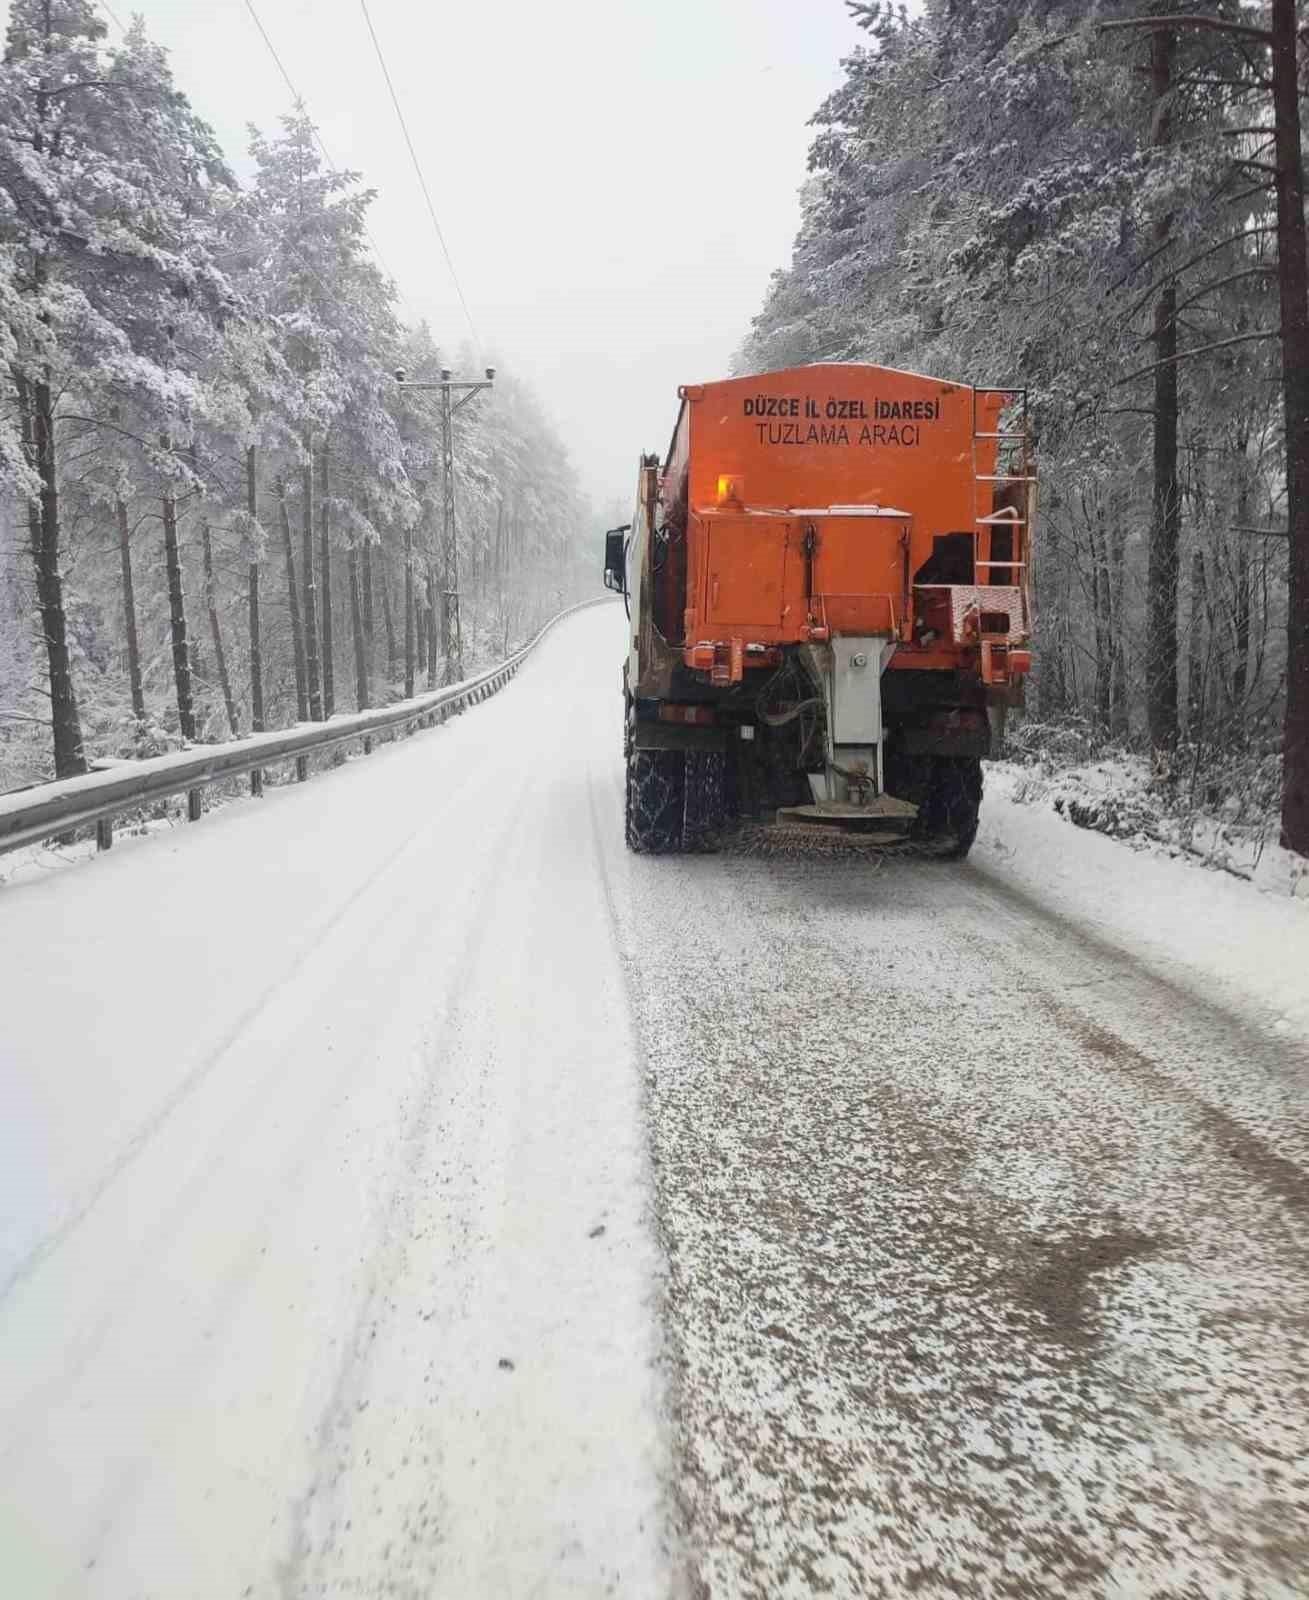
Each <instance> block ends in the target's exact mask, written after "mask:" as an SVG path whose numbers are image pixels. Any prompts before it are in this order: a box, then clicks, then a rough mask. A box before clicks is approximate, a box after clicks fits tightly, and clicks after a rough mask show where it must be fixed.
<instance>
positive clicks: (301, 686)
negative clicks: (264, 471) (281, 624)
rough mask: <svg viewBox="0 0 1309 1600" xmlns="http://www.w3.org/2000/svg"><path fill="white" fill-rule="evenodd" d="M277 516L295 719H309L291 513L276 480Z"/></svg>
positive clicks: (283, 488)
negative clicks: (292, 663)
mask: <svg viewBox="0 0 1309 1600" xmlns="http://www.w3.org/2000/svg"><path fill="white" fill-rule="evenodd" d="M275 492H276V494H277V517H278V521H279V522H280V523H281V525H282V553H283V555H284V556H285V557H286V608H287V610H288V611H289V612H290V613H291V645H292V650H293V652H294V655H295V709H296V720H297V721H298V722H308V721H309V675H308V672H307V670H306V668H305V632H304V627H303V625H302V623H301V620H300V594H299V590H298V588H297V586H296V580H295V540H294V539H293V538H292V537H291V514H290V512H289V511H288V510H287V508H286V483H285V481H284V480H283V479H281V478H279V479H278V480H277V487H276V491H275Z"/></svg>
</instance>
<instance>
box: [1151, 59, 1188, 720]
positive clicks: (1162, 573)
mask: <svg viewBox="0 0 1309 1600" xmlns="http://www.w3.org/2000/svg"><path fill="white" fill-rule="evenodd" d="M1150 41H1151V42H1150V84H1151V89H1152V91H1153V95H1154V115H1155V132H1154V141H1153V142H1154V144H1155V147H1156V148H1161V147H1165V146H1167V145H1170V144H1171V143H1172V138H1173V129H1172V121H1173V118H1172V94H1173V59H1174V56H1175V54H1176V50H1177V35H1176V34H1175V33H1174V32H1173V31H1172V29H1170V28H1156V29H1155V31H1154V32H1153V33H1152V34H1151V36H1150ZM1171 228H1172V219H1171V218H1170V217H1166V216H1165V217H1161V218H1160V219H1159V220H1158V222H1156V224H1155V229H1154V236H1155V243H1156V246H1163V245H1165V244H1167V242H1168V238H1169V235H1170V233H1171ZM1165 270H1167V268H1166V267H1165ZM1154 356H1155V360H1156V362H1158V363H1159V365H1158V366H1157V367H1156V368H1155V374H1154V492H1153V517H1152V520H1151V524H1150V562H1149V578H1148V611H1149V626H1148V631H1147V648H1146V714H1147V719H1148V723H1149V729H1150V742H1151V744H1153V745H1154V746H1155V747H1156V749H1163V748H1167V747H1168V746H1170V745H1173V744H1175V743H1176V742H1177V577H1178V547H1179V544H1180V540H1181V527H1182V497H1181V490H1180V487H1179V484H1178V480H1177V416H1178V400H1177V361H1176V359H1175V358H1176V356H1177V289H1176V286H1175V285H1174V284H1173V283H1171V282H1170V283H1169V284H1167V285H1166V286H1165V287H1164V288H1163V289H1161V290H1160V292H1159V298H1158V300H1156V301H1155V308H1154Z"/></svg>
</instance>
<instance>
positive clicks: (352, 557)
mask: <svg viewBox="0 0 1309 1600" xmlns="http://www.w3.org/2000/svg"><path fill="white" fill-rule="evenodd" d="M347 562H348V566H349V572H350V621H351V623H352V625H353V632H354V641H355V709H356V710H358V711H363V710H366V709H367V707H368V705H369V699H368V636H367V634H366V633H365V631H364V608H363V603H362V599H361V595H360V583H359V552H358V550H357V549H356V548H355V546H354V545H351V546H350V552H349V555H348V557H347Z"/></svg>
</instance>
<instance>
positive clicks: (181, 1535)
mask: <svg viewBox="0 0 1309 1600" xmlns="http://www.w3.org/2000/svg"><path fill="white" fill-rule="evenodd" d="M612 630H613V620H612V617H610V616H608V615H606V616H604V617H603V619H601V620H599V622H598V623H597V622H596V621H593V620H591V619H590V618H586V617H583V618H579V619H578V620H577V621H576V622H575V623H570V624H568V625H566V626H565V628H564V629H562V630H561V631H560V632H559V633H558V634H556V635H554V636H552V637H551V638H549V639H547V641H546V642H545V643H544V644H543V645H542V646H541V648H540V651H539V653H538V655H537V656H536V657H534V658H533V659H532V660H531V661H530V662H529V663H528V664H527V665H526V666H525V667H524V668H523V670H522V672H521V674H520V676H519V678H518V679H517V680H516V681H515V683H514V684H513V685H511V686H510V687H509V688H508V689H506V690H505V691H504V692H503V693H502V694H501V695H499V696H497V697H496V698H495V699H493V700H491V701H489V702H488V703H487V704H485V705H484V706H481V707H478V708H477V709H476V710H474V711H472V712H469V713H468V714H467V715H465V716H464V717H462V718H460V719H458V720H457V721H456V722H454V723H452V724H450V725H448V726H447V727H446V728H444V729H442V730H439V731H434V732H431V733H427V734H422V735H419V736H418V737H416V738H414V739H413V740H412V741H409V742H407V743H406V744H403V745H399V746H393V747H388V748H386V749H385V750H382V751H380V752H379V753H377V754H375V755H374V756H373V757H372V758H370V759H369V760H368V761H365V762H358V763H354V764H352V765H350V766H349V767H346V768H343V769H341V770H340V771H337V772H332V773H328V774H324V775H322V776H321V777H319V778H318V779H316V780H315V781H314V782H313V783H312V784H311V785H309V786H308V787H306V788H301V789H299V790H298V791H297V790H295V789H282V790H278V791H276V792H270V793H269V794H268V795H267V796H266V798H265V799H264V800H263V801H262V802H259V803H257V804H256V803H253V802H252V803H250V804H235V805H232V806H228V807H226V808H224V809H223V810H222V811H220V812H218V813H216V814H215V815H213V816H211V817H208V818H206V819H205V821H204V822H203V823H201V824H199V825H196V826H194V827H191V828H189V829H185V830H183V829H178V830H174V831H172V832H171V833H168V834H166V835H164V836H162V837H160V836H155V837H153V838H147V839H140V840H135V839H133V840H124V841H122V843H121V844H120V845H117V846H116V847H115V849H114V850H113V851H112V852H111V853H110V854H109V855H106V856H103V857H100V858H99V859H96V860H92V861H88V862H85V863H82V864H80V865H77V866H75V867H72V868H69V869H67V870H63V871H60V872H58V873H57V874H55V875H53V876H51V877H48V878H46V879H44V880H42V881H34V880H32V879H28V880H27V881H24V882H19V883H13V884H10V885H8V886H6V887H5V888H4V890H3V895H4V903H3V905H2V906H0V971H2V972H3V973H4V975H5V976H4V1000H3V1009H2V1011H0V1080H2V1081H3V1083H4V1085H5V1089H4V1098H5V1104H4V1117H3V1119H2V1120H0V1140H2V1141H3V1148H2V1149H0V1213H2V1221H0V1284H3V1299H2V1300H0V1592H3V1593H4V1594H6V1595H13V1596H15V1597H19V1596H21V1597H23V1600H36V1597H38V1596H45V1595H55V1594H60V1595H67V1594H86V1595H103V1596H113V1597H115V1600H121V1597H124V1596H127V1595H132V1596H138V1595H139V1596H145V1595H149V1596H158V1597H161V1600H178V1597H181V1596H208V1595H237V1596H239V1595H253V1596H265V1595H267V1596H273V1595H276V1596H286V1595H295V1594H369V1593H385V1594H393V1595H395V1594H414V1595H418V1594H422V1595H452V1596H453V1595H468V1596H471V1595H518V1594H523V1595H526V1594H529V1593H539V1594H560V1593H587V1594H592V1593H594V1594H604V1593H614V1594H646V1593H652V1592H655V1591H656V1590H657V1588H658V1583H659V1580H658V1579H657V1578H656V1572H657V1571H659V1570H660V1565H661V1562H662V1556H661V1551H660V1548H659V1539H660V1537H661V1535H662V1530H663V1528H664V1526H665V1519H664V1518H663V1517H662V1515H661V1501H660V1496H661V1493H662V1489H661V1485H662V1484H663V1483H664V1482H665V1481H666V1480H667V1473H666V1472H664V1471H663V1470H662V1466H663V1451H664V1444H663V1438H662V1435H661V1433H660V1427H659V1421H658V1419H659V1417H660V1415H661V1414H662V1407H661V1406H660V1404H659V1403H658V1400H657V1390H658V1381H659V1380H658V1372H657V1367H656V1357H657V1354H658V1350H657V1345H656V1332H655V1323H654V1321H653V1319H652V1317H651V1314H650V1302H651V1297H652V1294H653V1293H654V1287H655V1283H656V1278H655V1252H654V1247H653V1244H652V1235H651V1230H650V1227H649V1223H648V1190H647V1187H646V1184H645V1180H644V1161H645V1156H644V1151H643V1145H642V1138H641V1128H640V1119H639V1106H638V1101H639V1087H640V1086H639V1077H638V1073H637V1068H636V1063H635V1056H634V1043H633V1037H632V1032H631V1029H630V1026H629V1024H628V1010H627V1006H626V1003H625V998H624V994H625V991H624V979H623V974H622V970H621V967H620V964H619V961H618V958H617V955H616V953H615V951H614V949H613V939H612V933H611V928H610V921H609V911H608V906H607V902H606V898H605V893H604V885H603V881H602V879H601V877H600V875H599V874H598V873H597V871H596V867H595V844H594V823H593V820H592V816H591V812H590V808H589V806H588V802H587V794H588V780H587V772H588V763H589V762H590V760H591V759H593V756H594V754H595V753H596V752H597V751H601V752H603V753H604V755H605V756H608V755H609V754H610V751H609V749H608V748H607V745H606V741H605V740H604V739H603V738H597V739H596V740H595V746H594V750H593V749H592V746H591V743H590V741H589V740H587V739H586V738H583V740H582V749H581V756H580V759H579V760H576V761H573V762H564V761H562V760H561V740H560V730H561V729H564V728H575V727H576V725H577V719H578V714H579V708H580V709H581V710H582V712H583V714H584V715H589V714H590V713H591V711H592V710H593V709H595V710H599V709H600V708H602V707H604V705H605V702H606V701H607V700H608V699H610V698H611V697H612V695H613V692H614V691H613V682H614V678H613V673H612V671H609V672H607V673H606V674H605V677H606V678H607V682H606V684H605V688H606V690H607V691H608V693H606V694H604V695H602V694H601V693H600V690H599V688H598V687H597V686H593V684H592V681H591V680H592V679H593V677H594V676H595V669H596V667H597V666H598V665H603V666H604V667H608V665H609V663H608V661H607V660H606V659H605V648H604V647H605V645H606V644H607V643H608V642H609V638H610V634H611V633H612Z"/></svg>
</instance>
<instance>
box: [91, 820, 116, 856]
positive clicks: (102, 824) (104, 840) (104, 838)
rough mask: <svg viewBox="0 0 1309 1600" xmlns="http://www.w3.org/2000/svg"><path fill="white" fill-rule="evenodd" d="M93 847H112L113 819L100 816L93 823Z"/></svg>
mask: <svg viewBox="0 0 1309 1600" xmlns="http://www.w3.org/2000/svg"><path fill="white" fill-rule="evenodd" d="M95 847H96V849H97V850H112V849H113V847H114V819H113V818H112V817H101V818H100V820H99V822H97V823H96V825H95Z"/></svg>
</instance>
